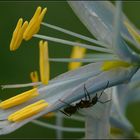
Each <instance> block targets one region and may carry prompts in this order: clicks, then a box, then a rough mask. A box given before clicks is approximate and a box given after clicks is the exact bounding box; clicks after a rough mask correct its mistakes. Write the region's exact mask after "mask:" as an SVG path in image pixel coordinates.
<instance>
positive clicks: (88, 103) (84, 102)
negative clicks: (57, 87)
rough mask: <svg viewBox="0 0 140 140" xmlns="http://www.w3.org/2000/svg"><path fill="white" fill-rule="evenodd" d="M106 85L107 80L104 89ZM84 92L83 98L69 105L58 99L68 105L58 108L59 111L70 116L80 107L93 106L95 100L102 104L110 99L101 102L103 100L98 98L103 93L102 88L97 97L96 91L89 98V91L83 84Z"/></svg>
mask: <svg viewBox="0 0 140 140" xmlns="http://www.w3.org/2000/svg"><path fill="white" fill-rule="evenodd" d="M108 85H109V81H108V82H107V85H106V87H105V89H106V88H107V87H108ZM84 93H85V100H82V99H81V101H80V102H78V103H76V104H75V105H70V104H67V103H65V102H64V101H62V100H60V101H61V102H63V103H65V104H67V105H68V107H66V108H64V110H63V111H62V110H60V112H62V113H64V114H65V115H67V116H71V115H72V114H74V113H76V112H77V111H78V110H79V109H80V108H88V107H91V106H94V105H95V104H96V103H97V102H100V103H102V104H104V103H107V102H109V101H111V100H107V101H104V102H103V101H100V100H99V99H100V98H101V96H102V94H103V93H104V90H103V91H102V92H101V94H100V96H99V97H98V95H97V93H96V95H95V97H93V98H92V99H91V97H90V95H89V92H88V91H87V89H86V87H85V85H84Z"/></svg>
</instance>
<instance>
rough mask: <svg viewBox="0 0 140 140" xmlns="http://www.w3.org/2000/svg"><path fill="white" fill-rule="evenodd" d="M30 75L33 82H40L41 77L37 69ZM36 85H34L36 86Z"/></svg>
mask: <svg viewBox="0 0 140 140" xmlns="http://www.w3.org/2000/svg"><path fill="white" fill-rule="evenodd" d="M30 77H31V80H32V82H33V83H36V82H39V77H38V73H37V71H33V72H31V73H30ZM35 87H36V86H34V88H35Z"/></svg>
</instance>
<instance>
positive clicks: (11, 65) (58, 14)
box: [0, 1, 140, 139]
mask: <svg viewBox="0 0 140 140" xmlns="http://www.w3.org/2000/svg"><path fill="white" fill-rule="evenodd" d="M37 6H42V7H47V8H48V12H47V14H46V16H45V18H44V22H48V23H50V24H54V25H58V26H60V27H63V28H66V29H69V30H71V31H74V32H77V33H80V34H83V35H86V36H89V37H92V35H91V34H90V33H89V32H88V30H87V29H86V28H85V26H84V25H83V24H82V23H81V22H80V21H79V19H78V18H77V17H76V16H75V14H74V13H73V11H72V10H71V8H70V7H69V5H68V4H67V2H64V1H57V2H56V1H42V2H40V1H32V2H28V1H21V2H20V1H15V2H14V1H13V2H12V1H11V2H10V1H5V2H4V1H3V2H0V85H4V84H17V83H29V82H31V80H30V76H29V75H30V72H31V71H34V70H38V72H39V60H38V58H39V47H38V42H39V41H40V40H39V39H36V38H32V39H31V40H30V41H28V42H26V41H24V42H23V43H22V45H21V46H20V48H19V49H18V50H17V51H15V52H10V50H9V44H10V40H11V36H12V33H13V30H14V28H15V26H16V23H17V21H18V19H19V18H20V17H22V18H24V20H30V18H31V17H32V15H33V14H34V11H35V9H36V8H37ZM123 6H124V7H123V10H124V12H125V13H126V15H127V16H128V17H129V19H130V20H131V21H132V22H133V23H134V24H135V25H136V26H137V27H138V28H140V16H139V11H140V2H138V1H137V2H128V1H126V2H124V5H123ZM39 33H40V34H43V35H48V36H53V37H58V38H63V39H68V40H72V41H81V40H79V39H77V38H74V37H71V36H69V35H65V34H63V33H60V32H58V31H55V30H52V29H49V28H46V27H43V26H41V30H40V31H39ZM81 42H84V41H81ZM85 43H86V42H85ZM71 49H72V47H68V46H66V45H62V44H58V43H53V42H49V55H50V57H66V58H67V57H69V56H70V52H71ZM66 71H67V63H56V62H51V78H53V77H55V76H57V75H58V74H61V73H63V72H66ZM30 88H32V87H30ZM30 88H21V89H5V90H0V99H1V100H4V99H7V98H9V97H12V96H14V95H16V94H19V93H21V92H23V91H25V90H28V89H30ZM139 107H140V103H135V104H131V105H129V106H128V109H127V112H126V115H127V116H128V118H129V120H130V121H131V122H132V123H133V124H134V126H135V128H136V130H137V131H139V132H140V125H139V124H140V119H139V115H140V111H139ZM40 119H41V120H43V121H46V122H48V123H52V124H53V123H55V117H52V118H48V119H45V118H40ZM64 125H65V126H67V127H74V126H75V127H80V126H81V127H82V126H84V124H83V123H77V122H75V121H71V120H69V121H64ZM55 137H56V133H55V131H54V130H51V129H47V128H43V127H40V126H37V125H35V124H33V123H29V124H27V125H25V126H23V127H22V128H20V129H18V130H17V131H15V132H13V133H11V134H8V135H5V136H0V139H2V138H55ZM64 137H65V138H81V137H84V134H83V133H64Z"/></svg>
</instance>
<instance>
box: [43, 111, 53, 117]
mask: <svg viewBox="0 0 140 140" xmlns="http://www.w3.org/2000/svg"><path fill="white" fill-rule="evenodd" d="M54 116H55V113H54V112H49V113H47V114H46V115H44V116H43V118H51V117H54Z"/></svg>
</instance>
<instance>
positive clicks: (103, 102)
mask: <svg viewBox="0 0 140 140" xmlns="http://www.w3.org/2000/svg"><path fill="white" fill-rule="evenodd" d="M111 100H112V99H110V100H107V101H99V100H98V102H99V103H101V104H105V103H108V102H110V101H111Z"/></svg>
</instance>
